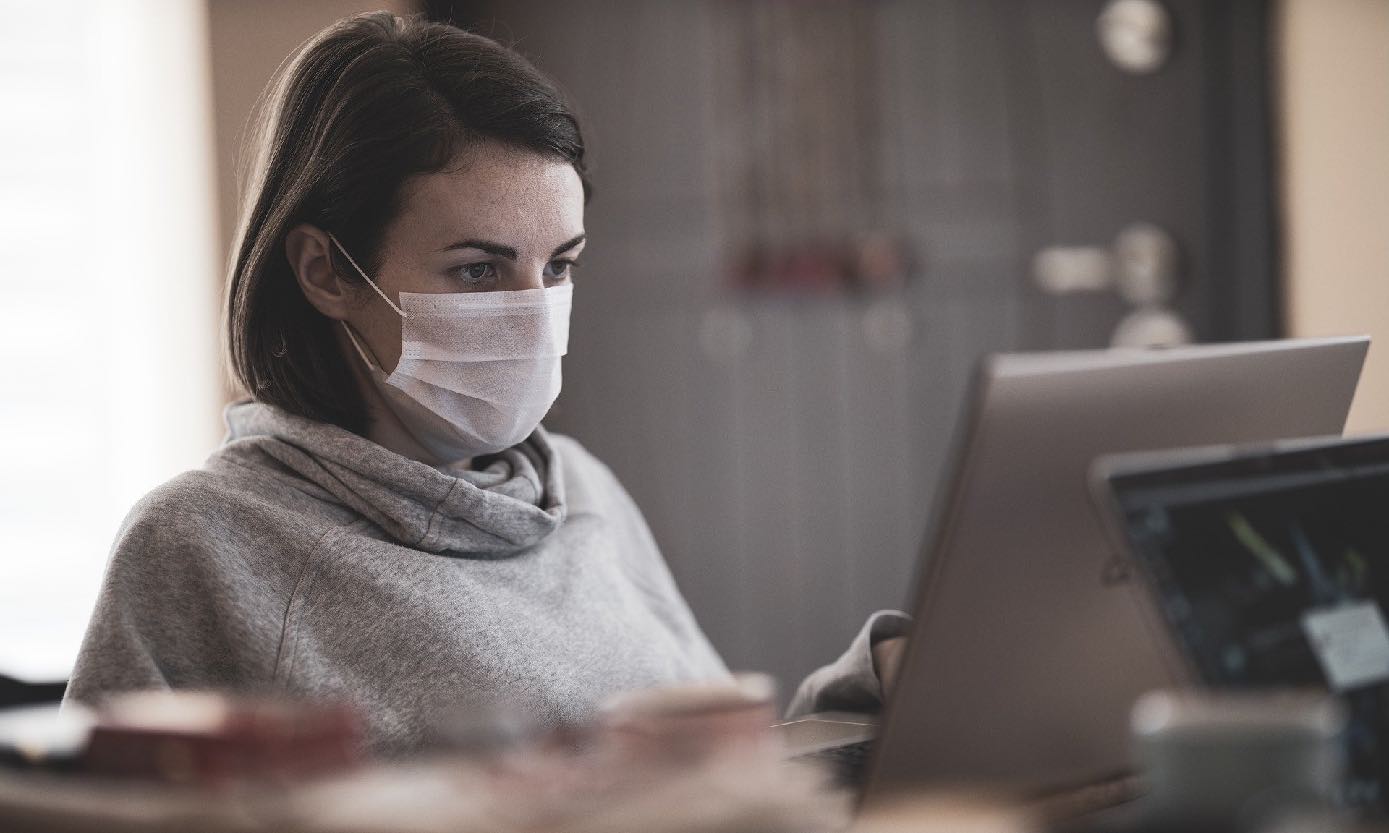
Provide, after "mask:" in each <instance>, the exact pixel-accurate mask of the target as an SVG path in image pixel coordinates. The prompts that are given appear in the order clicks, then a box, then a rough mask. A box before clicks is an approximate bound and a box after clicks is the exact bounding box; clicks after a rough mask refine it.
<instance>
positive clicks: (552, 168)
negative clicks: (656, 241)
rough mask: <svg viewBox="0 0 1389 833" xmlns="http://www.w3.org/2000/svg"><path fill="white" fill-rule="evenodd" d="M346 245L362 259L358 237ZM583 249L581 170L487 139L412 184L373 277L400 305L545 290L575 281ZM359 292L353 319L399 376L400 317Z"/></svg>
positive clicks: (349, 313)
mask: <svg viewBox="0 0 1389 833" xmlns="http://www.w3.org/2000/svg"><path fill="white" fill-rule="evenodd" d="M342 243H343V245H344V246H347V247H348V252H349V254H352V256H353V257H354V258H355V257H356V253H355V252H352V250H351V245H352V244H351V242H350V241H347V240H343V241H342ZM583 248H584V191H583V184H582V183H581V181H580V180H579V175H578V173H577V172H576V171H575V170H574V167H573V166H572V165H570V164H569V163H567V162H562V161H557V160H553V159H550V158H548V157H545V156H541V155H539V154H537V153H534V152H532V151H528V150H517V149H514V148H510V147H507V146H505V145H501V144H497V143H494V142H485V143H481V144H477V145H473V146H471V147H469V148H466V149H465V150H464V151H463V152H462V153H460V154H459V155H458V157H457V158H456V159H455V160H454V163H453V164H452V165H450V166H449V168H447V169H446V170H444V171H441V172H438V173H432V174H423V175H420V176H417V177H414V178H412V179H410V180H409V181H407V183H406V184H405V186H404V188H403V192H402V195H401V207H400V212H399V214H398V215H397V216H396V218H395V219H394V220H393V221H392V222H391V224H390V225H388V226H387V227H386V230H385V233H384V236H383V239H382V243H381V266H380V269H379V270H378V273H377V274H374V275H370V277H371V279H372V280H373V281H375V282H376V285H377V286H379V287H380V288H381V291H382V292H384V293H386V296H387V297H389V298H390V299H391V301H392V302H393V303H395V304H397V305H399V303H400V293H402V292H421V293H425V292H428V293H435V292H496V291H512V290H520V289H541V288H544V287H547V286H556V285H559V284H562V283H565V282H567V281H569V280H570V270H571V269H572V268H573V265H574V261H575V260H576V259H577V257H578V256H579V253H580V252H581V251H582V250H583ZM358 262H360V259H358ZM353 294H354V295H355V297H354V298H353V300H352V303H350V304H349V305H348V308H347V310H346V315H345V320H346V321H347V323H348V324H349V325H350V326H351V327H352V328H353V329H354V330H355V331H356V332H357V334H358V335H359V336H361V338H362V339H363V340H365V341H366V344H367V347H368V348H369V349H370V350H371V353H372V355H373V356H374V357H375V359H376V360H377V362H378V363H379V364H380V366H381V368H382V370H384V371H385V372H387V373H390V372H391V370H393V369H394V368H395V366H396V363H397V362H398V361H399V360H400V350H401V318H400V316H399V315H397V314H396V312H395V311H394V310H392V309H391V308H390V307H389V306H387V304H386V303H385V302H384V301H382V300H381V298H380V296H378V295H377V294H376V293H375V292H373V291H372V289H371V287H369V286H367V285H366V284H365V283H359V284H358V285H357V286H356V287H355V292H354V293H353Z"/></svg>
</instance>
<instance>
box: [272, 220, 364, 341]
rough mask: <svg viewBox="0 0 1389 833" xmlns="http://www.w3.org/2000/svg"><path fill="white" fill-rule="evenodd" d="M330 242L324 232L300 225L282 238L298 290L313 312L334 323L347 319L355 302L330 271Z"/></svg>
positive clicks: (331, 265)
mask: <svg viewBox="0 0 1389 833" xmlns="http://www.w3.org/2000/svg"><path fill="white" fill-rule="evenodd" d="M332 245H333V241H332V240H331V239H330V238H329V237H328V233H327V232H325V231H324V230H323V229H321V228H319V227H317V226H313V225H310V224H308V223H300V224H299V225H297V226H295V227H294V228H292V229H290V230H289V234H287V235H285V256H286V257H288V258H289V266H290V268H291V269H293V270H294V276H295V278H297V279H298V281H299V289H300V290H302V291H303V293H304V297H305V298H307V299H308V300H309V303H310V304H313V306H314V309H316V310H318V311H319V312H321V313H323V314H324V315H326V316H328V317H329V318H331V319H333V320H335V321H342V320H344V319H346V318H347V312H348V309H349V307H350V306H351V304H352V301H353V299H354V297H355V296H354V294H353V293H352V290H351V289H350V287H349V286H348V284H346V283H345V282H343V280H342V279H341V278H339V277H338V274H337V272H335V271H334V270H333V261H332V258H331V257H330V256H329V251H330V247H331V246H332Z"/></svg>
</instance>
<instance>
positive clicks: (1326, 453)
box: [1092, 436, 1389, 816]
mask: <svg viewBox="0 0 1389 833" xmlns="http://www.w3.org/2000/svg"><path fill="white" fill-rule="evenodd" d="M1092 485H1093V488H1094V490H1095V496H1096V500H1097V501H1099V502H1100V503H1101V505H1103V506H1105V507H1106V508H1107V510H1108V517H1109V519H1110V521H1111V523H1112V529H1113V531H1114V533H1115V534H1116V535H1117V536H1118V538H1119V540H1121V541H1122V542H1123V543H1124V544H1125V546H1126V547H1127V550H1128V552H1129V554H1130V556H1131V563H1132V564H1133V566H1134V568H1135V570H1134V572H1135V573H1136V575H1137V576H1138V577H1139V579H1140V581H1139V582H1137V583H1138V584H1139V585H1140V586H1141V588H1142V589H1143V590H1144V591H1145V592H1144V593H1143V596H1144V604H1143V605H1142V611H1143V614H1144V616H1145V617H1146V619H1147V620H1148V621H1149V622H1150V623H1151V624H1152V626H1153V628H1154V630H1155V631H1156V632H1158V633H1159V634H1160V635H1161V643H1162V646H1163V648H1164V652H1165V660H1166V661H1167V662H1168V664H1169V666H1170V667H1171V669H1172V673H1173V674H1174V676H1178V677H1180V678H1182V679H1184V680H1187V681H1189V682H1190V683H1192V684H1195V685H1199V686H1204V687H1209V688H1216V689H1249V688H1256V689H1258V688H1309V687H1310V688H1319V689H1323V690H1328V691H1331V692H1334V693H1335V694H1336V696H1337V697H1338V698H1339V699H1341V700H1342V701H1343V703H1344V705H1345V707H1346V708H1345V712H1346V715H1347V716H1348V725H1347V730H1346V732H1345V733H1344V743H1345V753H1346V754H1345V764H1346V770H1347V772H1346V775H1347V777H1346V779H1345V782H1344V783H1343V785H1342V787H1341V790H1340V795H1339V799H1340V802H1341V803H1343V804H1345V805H1346V806H1349V807H1353V808H1357V809H1360V810H1363V811H1365V812H1366V813H1367V814H1370V815H1376V816H1382V815H1383V814H1384V812H1385V810H1386V809H1389V807H1387V806H1386V805H1389V801H1386V786H1389V627H1387V626H1386V618H1385V611H1386V609H1389V608H1386V605H1389V436H1380V437H1365V438H1356V439H1350V440H1341V439H1335V438H1332V439H1321V440H1304V441H1296V442H1289V443H1282V444H1276V445H1274V446H1271V447H1261V448H1228V447H1227V448H1213V449H1198V450H1193V451H1181V452H1170V453H1167V454H1160V455H1140V456H1122V457H1106V458H1103V459H1102V460H1100V461H1098V462H1097V463H1096V465H1095V468H1094V471H1093V475H1092Z"/></svg>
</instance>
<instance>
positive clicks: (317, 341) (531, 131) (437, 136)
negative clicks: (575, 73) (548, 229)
mask: <svg viewBox="0 0 1389 833" xmlns="http://www.w3.org/2000/svg"><path fill="white" fill-rule="evenodd" d="M486 140H492V141H499V142H502V143H504V144H507V145H511V146H513V147H517V148H521V149H525V150H533V151H535V152H537V153H540V154H542V155H545V156H548V157H552V158H557V159H561V160H564V161H567V162H569V163H571V164H573V166H574V168H575V170H577V171H578V173H579V177H580V178H581V179H582V180H583V183H584V193H585V196H587V195H588V193H589V184H588V178H587V175H586V172H585V170H584V142H583V136H582V134H581V133H580V130H579V124H578V121H577V120H576V119H575V118H574V115H573V114H572V112H571V111H570V109H569V107H568V106H567V104H566V103H565V101H564V99H563V96H562V95H561V94H560V93H559V91H558V90H557V89H556V88H555V86H554V85H553V84H552V83H551V82H550V81H549V80H548V79H546V78H545V77H544V76H543V75H541V73H540V72H539V71H538V70H536V69H535V67H533V66H531V65H530V64H529V63H528V62H527V61H526V60H525V59H524V58H522V57H521V56H520V55H518V54H516V53H515V52H513V51H511V50H509V49H507V48H505V47H503V46H501V45H499V44H497V43H496V42H495V41H492V40H489V39H487V38H485V37H482V36H481V35H476V34H472V33H470V32H465V31H463V30H461V29H459V28H457V27H455V26H452V25H450V24H447V23H436V22H431V21H428V20H425V19H423V18H422V17H407V18H403V17H398V16H396V15H394V14H391V13H389V12H370V13H366V14H360V15H355V16H353V17H349V18H346V19H344V20H340V21H338V22H337V23H335V24H333V25H332V26H329V27H328V28H327V29H324V30H323V31H322V32H320V33H318V34H317V35H315V36H314V37H313V38H311V39H310V40H309V41H307V42H306V43H305V44H304V45H303V46H301V47H300V48H299V49H298V51H297V52H296V53H295V54H294V55H293V56H292V57H291V59H290V60H289V61H288V62H287V64H286V66H285V67H284V68H283V69H282V71H281V72H280V73H279V75H278V76H277V78H276V80H275V81H274V82H272V84H271V87H270V88H269V92H268V93H267V96H266V98H265V99H264V100H263V102H262V103H261V109H260V114H259V121H258V125H257V129H256V132H255V133H254V134H253V138H252V142H253V150H254V156H253V157H252V161H251V165H252V167H251V170H250V178H249V181H248V186H247V189H246V192H245V198H244V201H243V203H242V207H241V216H240V221H239V223H238V224H237V233H236V238H235V241H234V243H233V247H232V259H231V263H230V267H229V275H228V280H227V305H226V318H225V325H226V334H227V352H228V358H229V362H230V365H231V369H232V373H233V375H234V377H235V379H236V381H237V382H238V383H239V384H240V385H241V386H242V387H243V388H244V389H245V391H246V393H248V394H249V395H250V396H251V397H253V398H254V399H256V400H258V401H261V402H267V403H269V404H272V405H276V406H278V407H280V408H283V409H284V410H286V411H289V412H291V413H295V414H298V415H300V416H305V417H308V418H310V419H315V420H319V421H321V422H331V423H334V424H337V425H340V426H342V427H344V428H347V429H348V430H350V431H356V432H358V433H362V432H364V431H365V429H366V422H367V416H366V408H365V405H364V404H363V402H362V399H361V396H360V394H359V393H358V391H357V387H356V384H355V382H354V380H353V377H352V374H351V371H350V369H349V368H348V367H347V365H346V363H345V362H344V360H343V357H342V356H341V354H340V352H339V350H338V346H337V341H336V339H335V336H334V333H333V331H332V326H331V325H332V322H331V321H330V320H329V319H328V318H327V317H325V316H324V315H322V314H321V313H319V312H318V310H316V309H314V308H313V306H311V305H310V304H309V302H308V300H307V299H306V298H305V297H304V294H303V291H302V290H301V289H300V288H299V285H298V283H297V281H296V279H295V275H294V272H293V270H292V268H291V266H290V263H289V259H288V257H287V255H286V253H285V236H286V234H287V233H288V232H289V230H290V229H292V228H293V227H294V226H296V225H298V224H300V223H311V224H313V225H315V226H318V227H319V228H322V229H324V230H326V231H330V232H332V233H333V234H334V235H335V236H336V237H337V238H338V239H339V240H341V241H342V242H343V245H345V246H347V247H348V248H349V250H351V251H352V254H353V257H354V258H356V259H357V262H358V263H360V264H362V267H363V268H364V269H365V270H366V271H367V273H368V274H373V273H375V271H377V270H378V269H379V267H380V265H381V264H380V261H379V249H380V243H381V238H382V235H383V232H384V230H385V229H386V227H387V226H388V225H389V223H390V221H391V220H392V219H393V218H394V217H395V215H396V213H397V211H398V210H399V207H400V206H399V199H400V195H401V187H402V185H403V184H404V183H405V181H406V180H407V179H408V178H409V177H411V176H414V175H417V174H423V173H431V172H434V171H440V170H443V169H444V167H445V166H447V165H448V163H449V162H450V160H452V159H453V158H454V156H455V154H456V153H457V152H458V151H460V150H461V149H463V148H464V147H466V146H467V145H468V144H471V143H474V142H479V141H486ZM336 255H337V253H336V252H334V253H333V254H332V255H330V257H335V256H336ZM345 265H346V264H339V263H338V261H337V260H336V259H334V267H335V269H336V270H337V272H338V274H339V275H340V276H342V277H343V279H344V280H360V278H359V277H357V275H356V272H355V270H352V269H351V268H350V267H348V268H340V267H342V266H345Z"/></svg>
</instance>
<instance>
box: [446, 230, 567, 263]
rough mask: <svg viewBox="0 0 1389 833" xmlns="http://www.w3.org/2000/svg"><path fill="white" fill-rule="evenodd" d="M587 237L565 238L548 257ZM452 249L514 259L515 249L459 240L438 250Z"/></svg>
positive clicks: (559, 253)
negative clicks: (471, 250)
mask: <svg viewBox="0 0 1389 833" xmlns="http://www.w3.org/2000/svg"><path fill="white" fill-rule="evenodd" d="M587 239H588V235H586V234H580V235H578V236H577V237H574V238H573V239H571V240H567V241H565V242H564V243H561V244H560V245H559V246H558V247H557V248H556V249H555V250H554V251H553V252H551V253H550V257H559V256H560V255H562V254H564V253H565V252H567V251H569V250H570V249H572V248H574V247H575V246H577V245H579V244H580V243H582V242H584V241H585V240H587ZM454 249H477V250H478V251H481V252H486V253H488V254H489V255H496V256H497V257H504V258H506V259H507V260H515V259H516V250H515V249H513V248H511V247H510V246H503V245H502V244H501V243H492V242H490V241H487V240H460V241H458V242H457V243H450V244H449V245H447V246H445V247H444V248H442V249H440V250H439V251H441V252H451V251H453V250H454Z"/></svg>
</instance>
